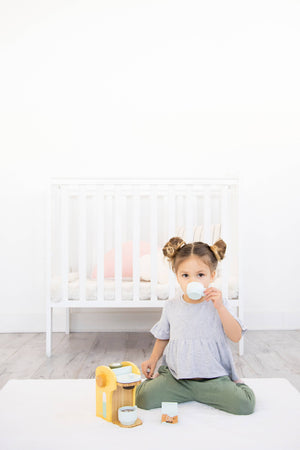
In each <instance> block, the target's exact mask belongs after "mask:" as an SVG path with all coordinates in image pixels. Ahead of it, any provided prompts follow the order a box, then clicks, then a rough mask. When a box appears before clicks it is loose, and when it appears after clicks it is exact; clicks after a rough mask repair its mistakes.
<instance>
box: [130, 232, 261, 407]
mask: <svg viewBox="0 0 300 450" xmlns="http://www.w3.org/2000/svg"><path fill="white" fill-rule="evenodd" d="M225 251H226V244H225V242H224V241H223V240H222V239H219V240H218V241H216V242H215V243H214V245H212V246H209V245H208V244H205V243H203V242H193V243H190V244H186V243H185V242H184V241H183V240H182V239H181V238H179V237H173V238H171V239H170V240H169V241H168V242H167V243H166V245H165V246H164V248H163V254H164V255H165V257H166V258H167V259H168V261H169V262H170V263H171V267H172V270H173V271H174V273H175V274H176V278H177V280H178V283H179V285H180V287H181V289H182V291H183V294H182V292H180V291H178V293H177V294H175V296H174V297H173V298H172V299H169V300H167V301H166V303H165V304H164V308H163V311H162V315H161V318H160V320H159V321H158V322H157V323H156V324H155V325H154V326H153V327H152V328H151V330H150V332H151V333H152V334H153V335H154V337H155V338H156V342H155V345H154V348H153V351H152V354H151V356H150V358H149V359H148V360H147V361H144V362H143V363H142V372H143V374H144V375H145V376H146V378H147V379H146V380H144V381H143V382H142V383H141V384H140V385H138V386H137V388H136V405H137V406H138V407H139V408H142V409H152V408H159V407H161V402H178V403H182V402H188V401H197V402H201V403H206V404H207V405H210V406H213V407H214V408H217V409H221V410H223V411H227V412H229V413H232V414H251V413H253V411H254V406H255V395H254V392H253V391H252V389H251V388H250V387H249V386H248V385H246V384H245V383H243V381H242V380H239V378H238V376H237V373H236V371H235V367H234V362H233V358H232V353H231V350H230V346H229V343H228V338H229V339H231V340H232V341H233V342H238V341H239V340H240V339H241V337H242V335H243V334H244V333H245V332H246V331H247V328H246V327H245V326H244V325H243V323H242V322H241V321H240V319H238V318H237V317H236V316H235V314H234V313H233V312H232V311H231V305H230V304H229V301H228V300H227V299H225V298H222V292H221V291H220V290H219V289H216V288H214V287H209V285H210V283H211V282H213V280H214V278H215V275H216V268H217V264H218V261H221V260H222V259H223V258H224V255H225ZM195 281H196V282H200V283H201V284H202V285H203V286H204V288H205V291H204V295H203V296H202V297H201V298H200V299H198V300H193V299H191V298H189V297H188V295H187V285H188V283H190V282H195ZM190 295H191V294H190ZM162 355H163V360H162V365H161V366H160V367H159V369H158V374H156V375H155V376H153V374H154V371H155V367H156V364H157V362H158V360H159V359H160V357H161V356H162Z"/></svg>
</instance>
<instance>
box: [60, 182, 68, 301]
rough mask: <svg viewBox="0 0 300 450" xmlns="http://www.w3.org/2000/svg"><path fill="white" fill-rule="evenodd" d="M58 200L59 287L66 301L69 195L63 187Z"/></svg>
mask: <svg viewBox="0 0 300 450" xmlns="http://www.w3.org/2000/svg"><path fill="white" fill-rule="evenodd" d="M60 200H61V202H60V220H61V222H60V238H61V280H62V284H61V287H62V301H66V300H68V282H69V245H68V244H69V197H68V193H67V190H66V188H65V187H61V195H60Z"/></svg>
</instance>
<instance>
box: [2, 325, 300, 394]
mask: <svg viewBox="0 0 300 450" xmlns="http://www.w3.org/2000/svg"><path fill="white" fill-rule="evenodd" d="M52 336H53V351H52V356H51V358H48V357H47V356H46V354H45V338H46V337H45V333H8V334H7V333H3V334H0V388H2V387H3V386H4V385H5V383H6V382H7V381H8V380H11V379H35V378H45V379H48V378H49V379H59V378H75V379H76V378H94V376H95V369H96V367H97V366H100V365H109V364H111V363H113V362H119V361H132V362H134V363H135V364H136V365H137V366H138V367H139V369H140V370H141V363H142V362H143V361H145V360H146V359H148V358H149V357H150V355H151V352H152V349H153V345H154V342H155V338H154V337H153V336H152V335H151V334H150V333H142V332H132V333H130V332H102V333H98V332H96V333H70V334H69V335H66V334H64V333H53V334H52ZM244 338H245V351H244V355H243V356H239V354H238V344H237V343H234V342H230V347H231V350H232V354H233V359H234V362H235V365H236V369H237V373H238V374H239V376H240V378H241V379H243V377H245V378H286V379H287V380H289V381H290V382H291V384H292V385H293V386H295V387H296V389H298V390H299V391H300V330H291V331H290V330H279V331H277V330H276V331H269V330H267V331H252V330H248V331H247V333H246V334H245V337H244ZM160 363H161V360H160V361H159V362H158V364H157V367H156V369H158V367H159V365H160Z"/></svg>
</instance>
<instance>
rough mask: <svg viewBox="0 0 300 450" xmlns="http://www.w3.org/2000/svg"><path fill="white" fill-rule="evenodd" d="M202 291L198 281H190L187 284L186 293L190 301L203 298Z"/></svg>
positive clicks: (203, 288) (202, 288)
mask: <svg viewBox="0 0 300 450" xmlns="http://www.w3.org/2000/svg"><path fill="white" fill-rule="evenodd" d="M204 291H205V287H204V286H203V284H202V283H200V282H199V281H192V282H191V283H188V285H187V288H186V293H187V295H188V297H189V298H191V299H192V300H199V299H200V298H201V297H203V295H204Z"/></svg>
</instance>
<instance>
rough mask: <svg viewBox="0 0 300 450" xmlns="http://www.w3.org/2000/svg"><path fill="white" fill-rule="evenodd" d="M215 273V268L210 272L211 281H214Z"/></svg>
mask: <svg viewBox="0 0 300 450" xmlns="http://www.w3.org/2000/svg"><path fill="white" fill-rule="evenodd" d="M216 273H217V271H216V270H215V271H214V272H212V274H211V281H214V279H215V276H216Z"/></svg>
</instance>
